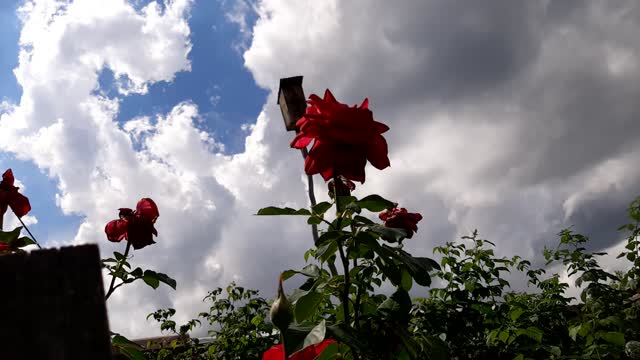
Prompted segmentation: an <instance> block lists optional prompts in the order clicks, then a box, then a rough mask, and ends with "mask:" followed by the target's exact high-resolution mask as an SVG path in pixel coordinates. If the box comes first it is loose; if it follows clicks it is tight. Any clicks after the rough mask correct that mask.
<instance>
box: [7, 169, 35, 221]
mask: <svg viewBox="0 0 640 360" xmlns="http://www.w3.org/2000/svg"><path fill="white" fill-rule="evenodd" d="M14 182H15V178H14V177H13V171H11V169H8V170H7V171H5V172H4V174H2V182H0V216H2V215H4V213H5V212H6V211H7V208H8V207H10V208H11V210H13V212H14V213H15V214H16V216H17V217H19V218H21V217H23V216H25V215H27V214H28V213H29V211H31V204H29V199H28V198H27V197H26V196H24V195H22V194H20V193H19V192H18V189H19V188H18V187H15V186H13V183H14Z"/></svg>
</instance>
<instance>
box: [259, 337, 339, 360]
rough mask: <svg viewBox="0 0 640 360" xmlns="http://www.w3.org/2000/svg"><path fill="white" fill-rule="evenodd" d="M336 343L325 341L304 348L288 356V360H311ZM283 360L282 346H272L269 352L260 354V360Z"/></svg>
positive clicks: (329, 340) (330, 340)
mask: <svg viewBox="0 0 640 360" xmlns="http://www.w3.org/2000/svg"><path fill="white" fill-rule="evenodd" d="M335 342H336V341H335V340H333V339H325V340H324V341H322V342H321V343H319V344H314V345H311V346H307V347H306V348H304V349H302V350H300V351H297V352H295V353H293V354H291V356H289V360H313V359H315V358H316V357H318V356H320V354H322V351H323V350H324V348H326V347H327V346H328V345H329V344H332V343H335ZM283 359H284V349H283V348H282V345H281V344H279V345H274V346H272V347H271V348H270V349H269V350H267V351H265V352H264V353H263V354H262V360H283Z"/></svg>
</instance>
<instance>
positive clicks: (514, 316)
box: [509, 308, 524, 321]
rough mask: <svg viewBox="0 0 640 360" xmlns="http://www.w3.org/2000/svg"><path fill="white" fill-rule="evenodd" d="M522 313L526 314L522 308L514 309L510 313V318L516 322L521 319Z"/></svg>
mask: <svg viewBox="0 0 640 360" xmlns="http://www.w3.org/2000/svg"><path fill="white" fill-rule="evenodd" d="M522 313H524V310H523V309H522V308H514V309H513V310H511V311H510V312H509V317H510V318H511V321H516V320H518V318H520V315H522Z"/></svg>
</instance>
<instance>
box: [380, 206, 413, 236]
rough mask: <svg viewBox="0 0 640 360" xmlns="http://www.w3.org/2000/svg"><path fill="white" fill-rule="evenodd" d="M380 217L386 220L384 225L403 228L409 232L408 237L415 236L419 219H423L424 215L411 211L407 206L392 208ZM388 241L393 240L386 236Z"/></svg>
mask: <svg viewBox="0 0 640 360" xmlns="http://www.w3.org/2000/svg"><path fill="white" fill-rule="evenodd" d="M378 217H379V218H380V220H382V221H384V226H386V227H390V228H398V229H403V230H404V231H406V232H407V239H411V237H413V233H414V232H417V231H418V225H417V224H418V221H420V220H422V215H420V214H418V213H410V212H408V211H407V209H405V208H399V209H398V208H392V209H387V210H385V211H383V212H381V213H380V214H379V215H378ZM385 240H387V241H393V240H391V239H387V238H385Z"/></svg>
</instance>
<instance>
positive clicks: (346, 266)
mask: <svg viewBox="0 0 640 360" xmlns="http://www.w3.org/2000/svg"><path fill="white" fill-rule="evenodd" d="M337 184H338V177H337V176H336V175H335V173H334V174H333V186H334V189H336V190H335V191H334V197H335V199H336V216H337V217H338V229H337V230H338V231H339V230H340V229H342V217H341V215H340V200H339V199H340V195H339V194H338V191H337V189H338V185H337ZM342 245H343V244H342V243H339V244H338V251H339V252H340V260H342V268H343V270H344V291H343V292H342V308H343V311H344V321H345V323H346V324H347V327H349V326H351V325H350V324H351V319H350V317H349V287H350V279H349V259H347V257H346V256H345V253H344V249H343V248H342Z"/></svg>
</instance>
